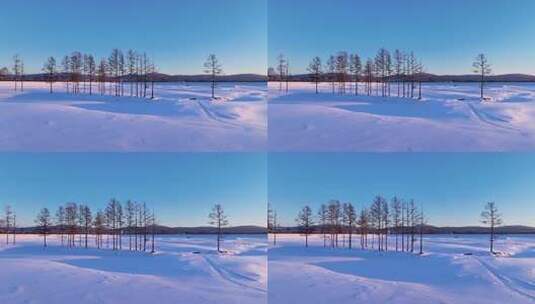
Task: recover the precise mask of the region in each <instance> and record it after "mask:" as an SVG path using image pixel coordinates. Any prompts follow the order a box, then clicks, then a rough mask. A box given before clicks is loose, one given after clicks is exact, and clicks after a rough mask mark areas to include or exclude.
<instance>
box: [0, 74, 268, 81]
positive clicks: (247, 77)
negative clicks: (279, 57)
mask: <svg viewBox="0 0 535 304" xmlns="http://www.w3.org/2000/svg"><path fill="white" fill-rule="evenodd" d="M69 77H70V75H69V74H68V73H60V74H57V75H56V80H57V81H66V80H67V79H69ZM116 79H122V80H123V81H130V80H133V79H134V78H133V77H131V76H129V75H126V76H123V77H117V78H110V80H116ZM148 79H151V80H152V79H153V80H154V81H156V82H208V81H211V78H210V76H209V75H206V74H199V75H168V74H162V73H154V74H150V75H149V76H148ZM216 79H217V81H219V82H265V81H267V77H266V76H264V75H258V74H231V75H220V76H217V77H216ZM0 80H5V81H10V80H12V75H7V76H3V77H2V78H1V79H0ZM24 80H25V81H45V80H46V74H43V73H41V74H28V75H24ZM93 81H94V80H93Z"/></svg>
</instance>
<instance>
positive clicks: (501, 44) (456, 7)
mask: <svg viewBox="0 0 535 304" xmlns="http://www.w3.org/2000/svg"><path fill="white" fill-rule="evenodd" d="M268 7H269V15H268V41H269V52H268V55H269V63H270V66H274V61H275V58H276V56H277V55H278V54H279V53H284V54H286V55H287V56H288V57H289V59H290V65H291V67H290V71H291V72H293V73H301V72H304V71H305V69H306V66H307V65H308V62H309V61H310V59H311V58H312V57H313V56H321V57H322V58H323V60H324V62H325V60H326V58H327V56H328V55H330V54H333V53H335V52H337V51H340V50H345V51H348V52H352V53H353V52H357V53H359V54H360V55H361V57H372V56H374V55H375V53H376V51H377V49H378V48H380V47H385V48H388V49H390V50H392V51H393V50H394V49H396V48H399V49H401V50H407V51H410V50H412V51H414V52H415V54H416V55H417V56H418V57H419V58H420V59H422V61H423V63H424V64H425V66H426V71H427V72H431V73H436V74H468V73H471V71H472V68H471V66H472V61H473V58H474V57H475V56H476V55H477V54H478V53H481V52H483V53H486V54H487V56H488V58H489V60H490V62H491V63H492V64H493V70H494V73H495V74H503V73H529V74H535V39H533V37H535V1H533V0H514V1H504V0H447V1H446V0H436V1H435V0H403V1H400V0H383V1H372V0H331V1H324V0H307V1H301V0H270V1H269V3H268Z"/></svg>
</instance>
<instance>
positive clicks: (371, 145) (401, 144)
mask: <svg viewBox="0 0 535 304" xmlns="http://www.w3.org/2000/svg"><path fill="white" fill-rule="evenodd" d="M359 87H360V93H361V94H362V92H364V84H360V85H359ZM352 91H353V85H352V84H348V92H349V93H348V94H346V95H340V94H332V93H331V86H330V83H323V84H321V86H320V94H315V92H314V85H313V84H312V83H290V84H289V92H288V93H287V94H286V93H285V92H280V91H279V84H278V82H271V83H269V95H270V99H269V107H268V112H269V113H268V125H269V140H268V146H269V150H270V151H371V152H377V151H388V152H391V151H394V152H404V151H431V152H434V151H440V152H452V151H463V152H469V151H534V150H535V84H534V83H488V84H487V86H486V91H485V92H486V93H485V96H486V97H488V98H489V100H488V101H484V102H481V101H480V100H479V87H478V84H477V83H432V84H423V86H422V95H423V96H422V97H423V98H422V100H416V99H407V98H398V97H390V98H384V97H378V96H363V95H360V96H355V95H353V94H352V93H351V92H352ZM391 92H392V96H395V95H396V94H397V87H396V84H395V83H393V84H392V87H391ZM374 93H375V90H374ZM416 93H417V90H416Z"/></svg>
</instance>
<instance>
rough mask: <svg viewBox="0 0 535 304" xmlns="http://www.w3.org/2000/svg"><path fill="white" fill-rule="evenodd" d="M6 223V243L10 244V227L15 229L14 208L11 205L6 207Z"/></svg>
mask: <svg viewBox="0 0 535 304" xmlns="http://www.w3.org/2000/svg"><path fill="white" fill-rule="evenodd" d="M4 223H5V225H6V244H9V233H10V231H11V230H10V229H13V227H12V226H14V225H13V209H12V208H11V206H10V205H6V206H5V208H4Z"/></svg>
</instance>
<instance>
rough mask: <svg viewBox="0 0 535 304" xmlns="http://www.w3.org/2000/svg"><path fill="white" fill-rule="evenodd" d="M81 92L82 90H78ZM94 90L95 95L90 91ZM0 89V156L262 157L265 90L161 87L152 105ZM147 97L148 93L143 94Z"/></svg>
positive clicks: (29, 86)
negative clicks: (127, 153)
mask: <svg viewBox="0 0 535 304" xmlns="http://www.w3.org/2000/svg"><path fill="white" fill-rule="evenodd" d="M80 87H83V84H80ZM96 87H97V86H96V84H94V92H95V91H96ZM24 88H25V90H24V92H19V91H17V92H15V91H14V90H13V83H12V82H0V151H24V152H31V151H47V152H48V151H66V152H70V151H84V152H88V151H99V152H103V151H173V152H177V151H188V152H196V151H262V150H264V149H265V147H266V142H267V125H266V124H267V117H266V112H267V109H266V97H267V87H266V84H265V83H220V84H218V87H217V89H216V96H218V97H219V99H217V100H211V98H210V97H211V95H210V94H211V92H210V84H209V83H188V84H185V83H161V84H156V85H155V99H152V100H151V99H142V98H135V97H129V96H126V95H129V84H128V83H126V84H125V88H124V90H125V96H122V97H116V96H109V95H100V94H98V93H94V94H93V95H89V94H77V95H74V94H67V93H65V89H66V86H65V84H63V83H56V84H55V85H54V90H55V93H53V94H50V93H49V91H48V90H49V89H48V84H47V83H43V82H25V83H24ZM149 94H150V87H149Z"/></svg>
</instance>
